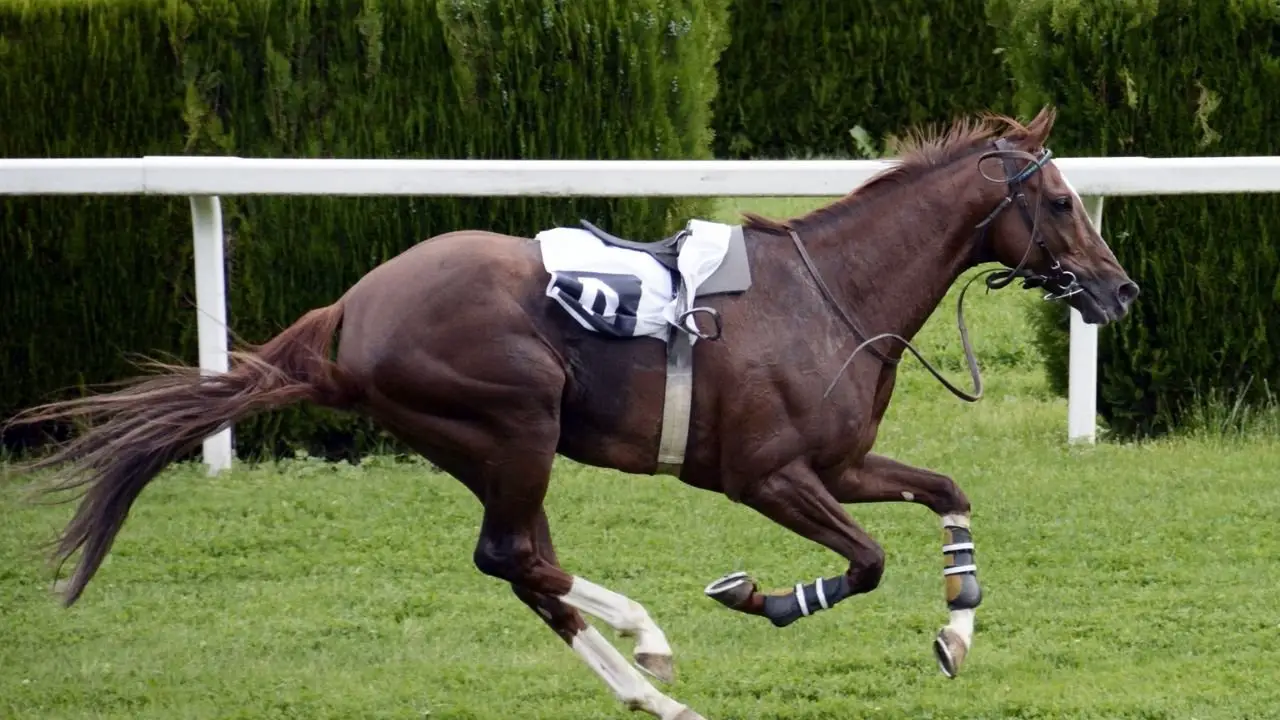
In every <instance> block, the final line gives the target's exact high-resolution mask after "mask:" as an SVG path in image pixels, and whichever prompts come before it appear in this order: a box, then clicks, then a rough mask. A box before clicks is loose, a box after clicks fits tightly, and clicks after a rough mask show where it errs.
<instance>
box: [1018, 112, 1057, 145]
mask: <svg viewBox="0 0 1280 720" xmlns="http://www.w3.org/2000/svg"><path fill="white" fill-rule="evenodd" d="M1057 117H1058V111H1057V110H1056V109H1055V108H1054V107H1052V106H1050V105H1045V106H1044V107H1043V108H1041V109H1040V112H1039V113H1037V114H1036V116H1035V117H1034V118H1032V120H1031V122H1030V123H1028V124H1027V130H1026V132H1025V133H1020V134H1021V135H1022V137H1020V138H1018V143H1019V144H1020V145H1022V146H1023V147H1024V148H1025V149H1027V150H1028V151H1029V150H1031V149H1032V148H1038V147H1044V143H1045V141H1046V140H1048V139H1049V132H1050V131H1052V130H1053V121H1054V120H1055V119H1057Z"/></svg>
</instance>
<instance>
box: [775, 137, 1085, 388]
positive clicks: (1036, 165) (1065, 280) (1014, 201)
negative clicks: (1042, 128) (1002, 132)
mask: <svg viewBox="0 0 1280 720" xmlns="http://www.w3.org/2000/svg"><path fill="white" fill-rule="evenodd" d="M993 157H998V158H1000V160H1001V165H1002V166H1003V169H1004V172H1005V177H1004V178H993V177H990V176H988V175H987V174H986V173H985V172H983V171H982V162H983V161H985V160H987V159H988V158H993ZM1052 157H1053V151H1051V150H1049V149H1048V148H1044V149H1043V150H1041V152H1040V154H1039V155H1038V156H1037V155H1032V154H1031V153H1028V152H1025V151H1023V150H1018V149H1016V148H1014V147H1013V146H1012V145H1010V144H1009V143H1008V141H1007V140H1005V139H1004V138H1000V139H998V140H996V141H995V149H994V150H989V151H987V152H985V153H983V154H982V156H981V157H979V158H978V171H979V172H980V173H982V177H983V178H985V179H986V180H989V181H991V182H1004V183H1005V184H1006V185H1007V186H1008V193H1007V194H1006V195H1005V197H1004V199H1003V200H1002V201H1000V204H998V205H996V207H995V209H994V210H992V211H991V212H990V213H989V214H988V215H987V216H986V217H985V218H984V219H983V220H982V222H979V223H978V224H977V225H975V226H974V230H975V231H977V232H979V233H981V238H982V240H984V241H985V238H986V235H987V232H988V231H989V230H990V228H991V223H992V222H993V221H994V220H995V219H996V218H997V217H999V215H1000V213H1002V212H1004V210H1005V209H1006V208H1008V207H1009V206H1011V205H1016V206H1017V208H1018V212H1019V214H1020V215H1021V216H1022V219H1023V221H1024V222H1025V223H1026V225H1027V230H1028V231H1029V232H1030V233H1031V237H1030V239H1029V240H1028V241H1027V249H1026V250H1025V251H1024V252H1023V253H1022V259H1021V260H1020V261H1019V262H1018V265H1017V267H1015V268H1013V269H1012V270H1010V269H1007V268H995V269H993V270H986V271H983V272H980V273H978V274H977V275H974V276H973V277H972V278H970V279H969V281H968V282H966V283H965V284H964V287H962V288H961V289H960V296H959V297H958V298H957V300H956V326H957V327H958V328H959V330H960V344H961V346H962V347H963V348H964V359H965V363H966V364H967V365H968V366H969V375H970V378H971V380H972V382H973V391H972V392H966V391H964V390H962V389H960V388H958V387H956V386H955V385H954V384H953V383H952V382H951V381H950V380H948V379H947V378H945V377H943V376H942V373H940V372H939V371H938V369H937V368H935V367H934V366H933V364H932V363H930V362H929V361H928V360H926V359H925V357H924V355H922V354H921V353H920V351H919V350H917V349H916V347H915V346H914V345H912V344H911V342H910V341H909V340H907V339H906V338H904V337H902V336H901V335H898V334H896V333H880V334H879V335H873V336H870V337H868V335H867V333H866V332H864V331H863V330H862V328H861V327H860V326H859V325H858V323H857V321H855V320H854V319H853V317H852V316H850V314H849V313H848V312H847V311H845V309H844V306H843V305H841V304H840V302H839V301H838V300H837V299H836V297H835V295H834V294H833V293H832V292H831V289H830V288H829V287H827V283H826V282H825V281H824V280H823V279H822V274H821V273H819V272H818V268H817V266H816V265H814V263H813V258H811V257H810V256H809V251H808V250H806V249H805V247H804V243H803V242H801V241H800V236H799V235H798V234H797V233H796V231H795V230H793V229H791V228H788V229H787V232H788V233H789V234H790V235H791V241H792V242H793V243H794V244H795V246H796V250H797V252H799V253H800V259H801V260H802V261H803V262H804V265H805V268H806V269H808V271H809V274H810V275H811V276H812V277H813V280H814V283H816V284H817V286H818V291H819V292H821V293H822V296H823V297H824V298H825V299H826V301H827V302H828V303H829V304H830V305H831V307H833V308H834V309H835V311H836V314H837V315H838V316H839V317H840V319H841V320H842V321H844V324H845V325H847V326H848V327H849V329H850V330H851V331H852V332H853V334H854V337H856V338H858V339H859V340H861V342H860V343H859V344H858V346H857V347H855V348H854V349H853V352H851V353H849V358H848V359H847V360H845V361H844V364H843V365H841V366H840V370H839V371H837V372H836V376H835V377H834V378H833V379H832V380H831V384H830V385H828V386H827V389H826V392H824V393H823V395H822V396H823V397H824V398H826V397H827V396H828V395H830V394H831V391H832V390H833V389H834V388H835V386H836V384H837V383H838V382H840V379H841V378H842V377H844V372H845V370H846V369H848V367H849V364H850V363H852V362H853V358H854V357H855V356H856V355H857V354H858V353H859V352H861V351H862V349H863V348H866V349H868V350H870V351H871V353H872V354H873V355H875V356H876V357H877V358H879V359H880V360H881V361H882V362H884V363H885V364H888V365H897V364H898V363H899V361H900V359H899V358H893V357H890V356H888V355H886V354H885V353H884V352H882V351H881V350H879V349H878V348H876V347H874V346H872V345H871V343H873V342H875V341H877V340H884V339H893V340H897V341H899V342H901V343H902V344H903V346H905V347H906V349H907V350H909V351H910V352H911V354H912V355H914V356H915V357H916V359H917V360H919V361H920V362H921V363H922V364H923V365H924V367H925V369H926V370H928V371H929V373H930V374H931V375H933V376H934V377H935V378H936V379H937V380H938V382H940V383H942V385H943V386H944V387H946V388H947V389H948V390H950V391H951V393H952V394H954V395H955V396H956V397H958V398H960V399H961V400H965V401H968V402H976V401H977V400H979V399H981V398H982V392H983V385H982V373H981V372H980V371H979V369H978V360H977V358H976V357H975V356H974V354H973V347H972V345H971V344H970V342H969V329H968V327H967V326H966V325H965V322H964V296H965V293H966V292H968V290H969V285H971V284H972V283H973V281H974V280H977V279H978V278H980V277H983V276H984V275H985V276H986V284H987V288H988V290H999V289H1001V288H1004V287H1007V286H1008V285H1009V284H1010V283H1012V282H1013V281H1014V280H1015V279H1017V278H1019V277H1021V278H1023V287H1024V288H1032V287H1043V288H1046V290H1048V292H1047V293H1046V294H1045V299H1046V300H1060V299H1062V298H1066V297H1070V296H1071V295H1074V294H1076V293H1077V292H1080V291H1081V289H1082V288H1081V287H1080V285H1079V283H1078V282H1077V280H1076V276H1075V275H1074V274H1073V273H1072V272H1071V271H1070V270H1067V269H1065V268H1063V267H1062V264H1061V263H1059V262H1058V259H1057V258H1056V257H1055V256H1054V254H1053V252H1052V251H1050V250H1049V246H1048V245H1047V244H1046V243H1045V241H1044V238H1042V237H1040V235H1039V234H1038V233H1037V232H1036V231H1037V229H1038V227H1039V222H1040V206H1039V205H1037V206H1036V210H1035V214H1034V215H1033V214H1032V210H1031V207H1030V202H1029V201H1028V200H1027V194H1026V189H1025V185H1024V184H1023V183H1025V182H1026V180H1027V179H1028V178H1030V177H1031V176H1032V175H1034V174H1035V173H1036V172H1037V171H1039V170H1040V169H1041V168H1043V167H1044V166H1045V164H1046V163H1048V162H1049V160H1050V158H1052ZM1019 158H1022V159H1027V160H1028V163H1027V165H1025V166H1024V167H1022V168H1021V169H1018V168H1017V167H1016V165H1015V163H1016V161H1017V159H1019ZM1033 245H1035V246H1038V247H1039V248H1040V250H1041V251H1042V252H1044V253H1045V254H1046V255H1047V256H1048V258H1049V263H1050V266H1049V270H1048V271H1047V272H1046V273H1043V274H1042V273H1035V272H1032V271H1030V270H1028V269H1027V268H1026V264H1027V259H1028V258H1029V257H1030V255H1031V247H1032V246H1033Z"/></svg>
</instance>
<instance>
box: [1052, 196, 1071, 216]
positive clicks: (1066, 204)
mask: <svg viewBox="0 0 1280 720" xmlns="http://www.w3.org/2000/svg"><path fill="white" fill-rule="evenodd" d="M1053 209H1054V210H1056V211H1058V212H1069V211H1070V210H1071V196H1070V195H1063V196H1062V197H1057V198H1054V199H1053Z"/></svg>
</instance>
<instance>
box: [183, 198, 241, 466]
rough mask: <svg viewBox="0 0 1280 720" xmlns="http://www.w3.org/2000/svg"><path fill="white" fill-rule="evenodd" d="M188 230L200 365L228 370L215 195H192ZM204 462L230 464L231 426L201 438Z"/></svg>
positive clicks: (219, 214) (218, 212)
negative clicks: (192, 247)
mask: <svg viewBox="0 0 1280 720" xmlns="http://www.w3.org/2000/svg"><path fill="white" fill-rule="evenodd" d="M191 230H192V238H193V240H194V241H195V265H196V329H197V332H198V334H199V343H200V345H199V347H200V369H201V370H203V371H204V372H205V373H206V374H207V373H224V372H226V371H227V367H228V364H227V280H226V267H225V260H224V256H223V247H222V245H223V235H222V205H221V204H220V203H219V201H218V198H217V196H210V195H200V196H193V197H192V198H191ZM203 452H204V463H205V465H206V466H207V467H208V470H209V474H210V475H216V474H217V473H219V472H220V471H222V470H226V469H228V468H230V467H231V461H232V458H233V454H232V447H231V428H230V427H228V428H226V429H224V430H222V431H221V432H218V433H217V434H215V435H212V436H210V437H207V438H205V440H204V447H203Z"/></svg>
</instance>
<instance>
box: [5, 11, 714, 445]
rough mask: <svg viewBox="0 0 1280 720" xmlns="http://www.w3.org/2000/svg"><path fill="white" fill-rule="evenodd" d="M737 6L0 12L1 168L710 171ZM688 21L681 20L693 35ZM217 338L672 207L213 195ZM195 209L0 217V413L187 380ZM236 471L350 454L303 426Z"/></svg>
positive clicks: (90, 202)
mask: <svg viewBox="0 0 1280 720" xmlns="http://www.w3.org/2000/svg"><path fill="white" fill-rule="evenodd" d="M727 2H728V0H610V1H608V2H604V1H601V2H584V3H566V2H563V0H502V1H500V2H499V1H495V0H363V1H361V0H312V1H311V2H305V3H293V2H276V3H268V2H262V0H201V1H199V2H196V1H193V0H168V1H166V0H112V1H111V2H101V1H100V0H58V1H51V0H0V128H2V130H0V157H69V156H80V157H131V156H141V155H144V154H184V153H185V154H218V155H221V154H236V155H242V156H252V157H367V158H409V157H416V158H432V157H435V158H567V159H569V158H705V157H710V139H711V132H710V102H711V100H712V97H713V95H714V93H715V90H716V81H715V69H714V68H715V62H716V59H717V57H718V55H719V53H720V51H721V50H722V48H723V46H724V44H725V42H726V41H727V33H726V32H725V31H724V27H725V16H726V14H727V8H726V4H727ZM695 18H696V19H697V21H696V22H694V19H695ZM223 203H224V221H225V223H226V227H227V230H228V234H229V246H228V250H227V255H228V282H229V286H230V302H231V316H230V325H231V328H232V330H233V331H234V332H235V333H237V334H238V335H239V336H240V337H242V338H243V339H245V340H247V341H251V342H261V341H263V340H265V339H266V338H268V337H270V336H271V335H273V334H274V333H276V332H278V331H279V330H280V329H281V328H283V327H285V326H286V325H288V324H289V323H290V322H292V321H293V320H294V319H295V318H296V317H297V316H299V315H300V314H301V313H303V312H304V311H305V310H306V309H308V308H310V307H314V306H319V305H324V304H327V303H329V302H331V301H332V300H333V299H334V298H336V297H338V295H339V294H341V292H342V291H343V290H345V289H346V288H347V287H348V286H349V285H350V284H351V283H352V282H354V281H355V280H356V279H357V278H358V277H359V276H360V275H362V274H363V273H364V272H366V271H368V270H369V269H371V268H372V267H374V266H375V265H376V264H378V263H380V262H382V261H384V260H386V259H388V258H390V257H391V256H393V255H395V254H397V253H399V252H400V251H401V250H403V249H404V248H406V247H408V246H410V245H412V244H413V243H415V242H417V241H418V240H420V239H422V238H425V237H427V236H430V235H432V234H436V233H440V232H444V231H448V230H452V229H457V228H464V227H483V228H491V229H494V230H499V231H504V232H511V233H523V234H531V233H534V232H536V231H537V230H539V229H542V228H545V227H550V226H553V225H557V224H571V223H576V221H577V219H578V218H579V217H585V218H589V219H593V220H595V221H598V222H601V223H603V224H604V225H605V226H607V227H609V228H611V229H613V230H615V231H616V232H618V233H620V234H627V235H632V236H638V237H646V236H648V237H654V236H658V235H660V234H663V233H666V232H669V231H671V230H673V229H675V228H676V227H677V226H679V225H680V224H682V223H683V222H684V221H685V219H686V218H688V217H690V216H697V215H703V214H705V213H706V212H707V211H708V210H709V208H708V207H707V206H706V205H705V201H697V202H695V201H690V200H672V199H648V200H640V199H628V200H617V199H553V198H510V199H479V198H469V199H411V198H361V199H355V198H282V197H243V198H234V197H228V198H223ZM188 213H189V211H188V204H187V200H186V199H185V198H133V197H110V198H93V197H69V198H51V197H41V198H10V199H0V236H2V237H3V238H4V242H3V243H2V244H0V307H3V308H4V312H3V313H0V348H3V352H2V353H0V414H2V415H5V416H7V415H9V414H10V413H12V412H13V411H15V410H17V409H18V408H20V407H24V406H27V405H30V404H32V403H35V402H38V401H44V400H47V399H50V398H51V397H54V396H55V395H56V394H57V393H56V392H55V391H59V390H61V389H65V388H68V387H72V386H78V385H80V384H82V383H99V382H104V381H111V380H116V379H120V378H122V377H125V376H128V375H131V374H134V368H133V366H131V365H129V364H128V359H127V358H126V353H133V354H148V355H154V354H157V353H170V354H173V355H176V356H178V357H180V358H182V359H184V360H186V361H188V362H194V361H195V357H196V356H195V313H194V310H193V306H194V299H193V298H194V285H193V277H192V269H191V263H192V261H191V247H190V245H191V230H190V217H189V214H188ZM237 434H238V438H237V444H238V447H239V449H240V450H241V451H242V452H250V451H257V450H270V451H277V452H278V451H281V450H285V449H287V448H288V447H291V446H293V445H294V444H295V442H296V443H300V444H301V445H302V446H303V447H306V448H308V449H310V450H311V451H313V452H316V451H329V452H332V451H335V450H342V451H345V452H350V453H358V452H362V451H363V450H364V449H367V448H368V447H369V444H370V443H372V442H374V441H375V440H376V439H377V438H376V435H375V434H374V433H373V432H372V429H371V426H369V425H368V424H366V423H363V422H359V421H353V420H351V419H349V418H346V417H342V416H337V415H335V414H331V413H328V412H325V411H319V410H314V409H297V410H292V411H289V412H285V413H276V414H272V415H271V416H269V417H265V418H263V419H260V420H255V421H252V422H248V423H245V424H242V425H240V426H238V428H237Z"/></svg>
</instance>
